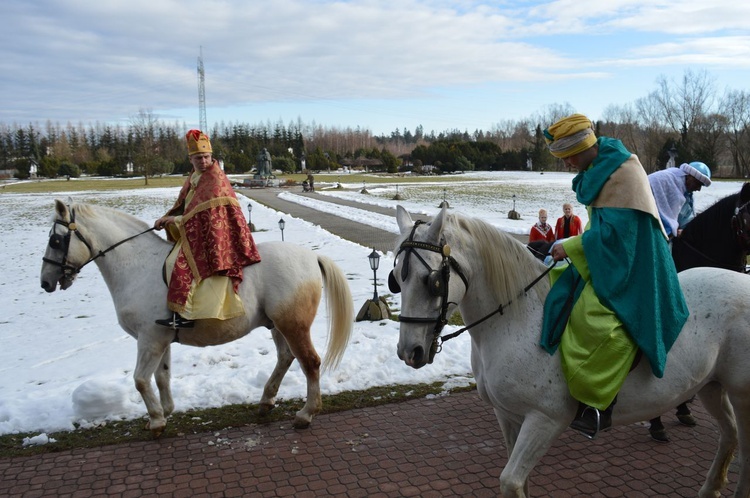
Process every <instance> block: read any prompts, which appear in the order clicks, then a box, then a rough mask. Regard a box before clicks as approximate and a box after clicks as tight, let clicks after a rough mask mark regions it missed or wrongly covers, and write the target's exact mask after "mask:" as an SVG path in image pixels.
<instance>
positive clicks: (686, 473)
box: [0, 189, 737, 498]
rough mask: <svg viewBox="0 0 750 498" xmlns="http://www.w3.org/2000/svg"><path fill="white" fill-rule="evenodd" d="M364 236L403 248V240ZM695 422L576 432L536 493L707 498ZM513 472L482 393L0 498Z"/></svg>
mask: <svg viewBox="0 0 750 498" xmlns="http://www.w3.org/2000/svg"><path fill="white" fill-rule="evenodd" d="M243 193H244V192H243ZM312 195H315V194H312ZM249 196H250V197H251V198H254V199H256V201H258V202H262V203H264V204H266V205H269V207H272V208H274V209H279V210H281V211H283V212H289V213H291V214H292V215H294V216H299V217H303V218H305V219H308V220H310V221H313V222H316V223H318V222H319V224H320V225H321V226H323V227H324V228H326V229H328V230H331V231H334V233H336V230H337V229H336V228H335V227H336V226H338V227H339V228H340V229H343V230H347V234H348V235H349V237H351V236H352V233H353V232H352V231H351V230H352V229H353V227H352V226H351V225H348V224H347V223H345V222H346V221H347V220H343V219H342V218H339V219H338V220H336V219H327V220H325V221H320V220H321V219H322V217H321V216H320V215H319V214H315V213H313V212H310V210H307V211H308V212H307V213H303V211H300V210H299V209H302V210H304V209H305V208H300V207H299V205H296V204H294V203H290V202H286V203H280V200H274V198H275V195H274V194H273V191H271V190H270V189H269V190H262V191H258V193H257V194H253V193H252V192H251V193H250V195H249ZM360 207H361V208H367V207H365V206H360ZM373 210H375V208H373ZM327 216H329V215H327ZM330 216H332V215H330ZM333 218H338V217H333ZM323 223H326V224H328V226H327V227H326V226H324V225H323ZM360 228H361V229H362V230H365V231H366V232H367V233H368V234H369V236H372V237H373V238H372V239H371V241H373V242H378V241H379V243H382V244H391V245H390V246H387V250H391V249H392V243H393V240H392V237H393V235H392V234H389V233H388V232H383V231H376V232H372V231H375V230H377V229H374V228H368V227H365V228H362V227H360ZM380 232H382V233H380ZM373 234H374V235H373ZM347 238H348V237H347ZM350 240H351V239H350ZM368 247H371V245H369V244H368ZM376 247H377V246H376ZM381 250H382V249H381ZM427 368H429V367H427ZM693 411H694V413H695V415H696V417H697V418H698V420H699V425H698V426H697V427H695V428H688V427H684V426H681V425H679V424H678V423H677V422H676V420H675V419H674V417H673V416H672V415H671V414H670V415H667V416H665V417H664V419H663V420H664V423H665V425H666V426H667V429H668V431H669V434H670V436H671V437H672V442H671V443H669V444H659V443H655V442H653V441H652V440H651V439H650V437H649V435H648V430H647V427H646V426H645V425H644V426H641V425H633V426H627V427H618V428H615V429H613V430H612V431H610V432H608V433H606V434H604V435H602V436H601V437H600V439H598V440H597V441H588V440H586V439H585V438H583V437H582V436H580V435H578V434H576V433H574V432H573V431H570V430H568V431H566V432H565V433H564V434H563V435H562V437H561V438H560V439H559V440H558V441H557V442H556V443H555V444H554V445H553V447H552V448H551V449H550V451H549V452H548V453H547V455H546V456H545V457H544V458H543V459H542V461H541V462H540V463H539V464H538V465H537V467H536V468H535V470H534V471H533V472H532V474H531V493H532V495H533V496H549V497H555V498H567V497H580V496H592V497H610V498H614V497H628V498H630V497H645V496H667V497H683V496H685V497H687V496H690V497H693V496H697V493H698V489H699V488H700V486H701V484H702V482H703V479H704V476H705V474H706V471H707V469H708V467H709V465H710V461H711V458H712V457H713V451H714V450H715V448H716V430H715V427H714V425H713V422H712V421H711V420H710V418H709V417H708V416H707V415H706V413H705V411H704V410H703V408H702V407H701V406H700V404H699V403H698V402H696V403H694V404H693ZM505 463H506V453H505V448H504V445H503V443H502V439H501V436H500V430H499V428H498V425H497V422H496V420H495V418H494V415H493V413H492V410H491V409H490V407H489V406H488V405H486V404H484V403H483V402H481V401H480V400H479V398H478V396H477V394H476V392H469V393H461V394H452V395H449V396H444V397H439V398H431V399H420V400H414V401H408V402H404V403H398V404H389V405H383V406H379V407H372V408H364V409H358V410H351V411H347V412H341V413H336V414H329V415H321V416H319V417H317V418H316V419H315V420H314V421H313V425H312V427H311V428H310V429H308V430H301V431H297V430H294V429H293V428H292V427H291V420H290V421H288V422H285V423H281V424H279V423H274V424H269V425H252V426H246V427H240V428H232V429H228V430H223V431H219V432H213V433H205V434H196V435H184V436H178V437H175V438H171V439H169V438H164V439H161V440H156V441H148V442H132V443H125V444H120V445H114V446H107V447H103V448H97V449H91V450H75V451H64V452H59V453H49V454H45V455H39V456H33V457H16V458H6V459H0V497H5V496H8V497H24V498H25V497H42V496H73V497H90V496H117V497H140V496H177V497H182V496H185V497H187V496H227V497H230V496H251V497H256V496H258V497H292V496H294V497H318V496H341V497H344V496H347V497H360V496H361V497H364V496H368V497H410V496H419V497H443V496H451V497H453V496H472V497H473V496H476V497H485V496H487V497H489V496H497V495H498V494H499V486H498V477H499V475H500V471H501V469H502V467H503V466H504V465H505ZM729 480H730V485H729V487H728V489H727V490H726V491H725V493H724V494H723V495H722V496H731V491H732V490H733V489H734V488H733V486H734V483H736V481H737V473H736V466H735V465H734V464H733V465H732V467H731V468H730V476H729Z"/></svg>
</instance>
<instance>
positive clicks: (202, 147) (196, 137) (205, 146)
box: [185, 130, 213, 156]
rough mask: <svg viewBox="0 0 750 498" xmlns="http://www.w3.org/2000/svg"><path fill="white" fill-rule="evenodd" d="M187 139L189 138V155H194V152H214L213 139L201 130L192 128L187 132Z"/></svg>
mask: <svg viewBox="0 0 750 498" xmlns="http://www.w3.org/2000/svg"><path fill="white" fill-rule="evenodd" d="M185 139H186V140H187V148H188V155H189V156H192V155H193V154H205V153H208V154H210V153H212V152H213V149H212V148H211V140H209V139H208V135H206V134H205V133H203V132H202V131H200V130H190V131H189V132H187V135H185Z"/></svg>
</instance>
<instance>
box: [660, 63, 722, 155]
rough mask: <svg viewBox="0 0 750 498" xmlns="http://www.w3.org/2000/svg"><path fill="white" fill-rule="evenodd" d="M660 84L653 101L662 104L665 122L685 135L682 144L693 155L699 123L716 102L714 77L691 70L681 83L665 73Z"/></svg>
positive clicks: (686, 73) (662, 114)
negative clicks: (671, 79) (694, 139)
mask: <svg viewBox="0 0 750 498" xmlns="http://www.w3.org/2000/svg"><path fill="white" fill-rule="evenodd" d="M657 85H658V87H659V88H658V89H657V90H656V91H655V92H653V94H652V95H653V102H654V103H655V104H656V105H657V106H658V107H657V109H658V112H659V113H660V117H661V119H662V120H663V123H664V124H665V125H666V126H668V127H669V128H671V129H672V131H674V132H676V133H679V134H680V135H681V137H682V146H683V147H684V148H685V149H686V150H687V151H688V152H690V153H691V154H692V153H693V150H692V147H693V146H692V143H691V141H692V139H693V137H692V135H693V133H694V132H696V130H695V128H696V124H697V122H698V121H699V120H700V119H702V118H704V117H705V116H706V115H707V114H709V113H710V112H711V108H712V106H713V104H714V96H715V93H716V92H715V85H714V81H713V79H712V78H711V77H710V76H709V74H708V73H707V72H706V71H700V72H697V73H694V72H693V71H691V70H689V69H688V70H686V71H685V74H684V75H683V77H682V80H681V81H680V82H679V83H674V82H670V81H669V80H667V78H666V77H665V76H661V77H659V79H658V80H657Z"/></svg>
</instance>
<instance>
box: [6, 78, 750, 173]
mask: <svg viewBox="0 0 750 498" xmlns="http://www.w3.org/2000/svg"><path fill="white" fill-rule="evenodd" d="M574 112H576V110H575V109H573V108H572V107H571V106H570V105H569V104H562V105H553V106H549V107H548V108H546V109H543V110H542V111H539V112H537V113H535V114H533V115H530V116H529V117H528V118H524V119H520V120H499V121H498V122H497V124H496V125H494V126H493V127H492V129H490V130H487V131H484V130H475V131H473V132H471V133H469V132H468V131H467V130H463V131H461V130H457V129H455V130H446V131H443V132H440V133H436V132H435V131H431V132H429V133H425V131H424V129H423V128H422V126H418V127H417V128H416V129H415V130H414V131H413V132H412V131H410V130H408V129H405V128H404V129H403V130H400V129H396V130H394V131H393V132H392V133H390V134H389V135H385V134H383V135H380V136H375V135H373V134H372V132H370V131H369V130H368V129H363V128H360V127H356V128H343V129H341V128H327V127H324V126H322V125H319V124H316V123H315V122H313V123H312V124H306V123H303V122H301V120H299V119H298V120H297V121H296V122H291V123H288V124H284V123H282V122H277V123H271V122H270V121H269V122H266V123H260V124H255V125H249V124H244V123H230V124H226V123H223V122H222V123H217V124H215V125H214V126H213V128H212V129H211V130H209V131H208V133H209V136H211V141H212V145H213V148H214V155H215V156H216V157H217V158H219V159H221V160H222V161H223V163H224V168H225V170H226V171H227V172H228V173H247V172H249V171H250V170H251V169H252V168H253V167H255V166H256V164H257V160H256V158H257V156H258V153H259V152H260V151H261V150H262V149H263V148H266V149H267V150H268V151H269V152H270V153H271V156H272V160H273V167H274V169H278V170H281V171H284V172H295V171H299V170H300V169H301V167H302V164H305V167H306V169H308V170H312V171H325V170H332V169H333V170H335V169H338V168H339V167H341V166H342V165H343V166H349V167H353V168H357V167H361V168H365V169H368V170H370V171H373V170H375V171H388V172H392V173H393V172H397V171H404V170H413V171H416V172H427V171H430V172H437V173H441V172H453V171H471V170H495V171H496V170H519V169H526V168H528V167H531V168H532V169H534V170H555V169H560V168H561V167H562V163H561V162H560V161H559V160H556V159H555V158H553V157H552V156H551V155H550V154H549V153H548V152H547V147H546V143H545V141H544V137H543V134H542V130H543V129H544V128H546V127H547V126H549V125H550V124H552V123H553V122H555V121H556V120H557V119H559V118H561V117H564V116H567V115H569V114H572V113H574ZM595 128H596V132H597V135H607V136H611V137H615V138H619V139H620V140H622V141H623V142H624V143H625V145H626V147H628V149H629V150H630V151H631V152H633V153H635V154H637V155H638V156H639V158H640V160H641V163H642V164H643V165H644V167H645V168H646V170H647V172H649V173H650V172H652V171H655V170H657V169H662V168H663V167H664V166H665V165H666V164H667V162H668V160H669V158H670V155H676V157H677V163H678V164H679V163H681V162H690V161H703V162H704V163H706V164H707V165H708V166H709V167H710V168H711V169H712V172H713V173H714V175H717V176H732V177H738V178H741V177H747V176H748V173H750V171H749V170H748V168H749V167H750V93H748V92H747V91H745V90H732V89H727V90H725V91H724V93H723V94H722V95H719V93H718V91H717V89H716V85H715V83H714V81H713V79H712V78H711V76H710V74H709V73H707V72H693V71H689V70H688V71H686V72H685V73H684V75H683V76H682V78H681V79H679V80H677V81H674V80H668V79H667V78H666V77H660V78H659V79H658V80H657V82H656V88H655V89H654V90H653V91H652V92H651V93H649V94H648V95H647V96H645V97H642V98H640V99H638V100H636V101H635V102H633V103H629V104H624V105H610V106H609V107H608V108H607V109H606V110H605V112H604V113H603V116H602V117H601V119H600V120H598V121H596V122H595ZM186 132H187V127H186V126H185V124H184V123H182V124H180V123H172V124H167V123H164V122H163V121H161V120H159V119H158V118H157V117H156V116H155V115H154V114H153V113H152V112H151V111H147V110H141V111H140V112H139V113H138V114H137V115H136V116H134V117H133V118H131V120H130V122H129V124H127V125H110V124H100V123H96V124H94V125H88V126H86V125H84V124H79V125H77V126H73V125H72V124H70V123H68V124H67V125H65V126H61V125H59V124H53V123H51V122H47V123H46V124H45V126H44V127H43V128H41V127H40V126H39V125H38V124H37V125H33V124H29V125H26V126H18V125H15V124H14V125H12V126H11V125H5V124H0V170H3V171H13V172H14V174H15V175H16V176H17V177H19V178H24V177H28V176H29V174H30V172H31V171H32V169H33V168H36V173H37V175H38V176H43V177H50V178H53V177H57V176H78V175H79V174H81V173H85V174H89V175H102V176H123V175H138V176H144V177H145V179H146V183H148V178H149V177H150V176H153V175H161V174H171V173H186V172H188V171H189V170H190V163H189V161H188V160H187V157H186V154H185V146H184V136H185V133H186Z"/></svg>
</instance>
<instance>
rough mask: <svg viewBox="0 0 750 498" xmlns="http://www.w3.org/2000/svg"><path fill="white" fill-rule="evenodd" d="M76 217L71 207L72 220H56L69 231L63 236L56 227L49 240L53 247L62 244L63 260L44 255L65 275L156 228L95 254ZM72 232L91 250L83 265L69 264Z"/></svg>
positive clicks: (46, 261) (75, 272) (44, 259)
mask: <svg viewBox="0 0 750 498" xmlns="http://www.w3.org/2000/svg"><path fill="white" fill-rule="evenodd" d="M75 218H76V215H75V210H74V209H72V208H71V209H70V221H64V220H55V225H62V226H64V227H65V228H67V229H68V233H66V234H65V236H64V237H63V236H61V235H59V234H57V233H55V232H54V228H53V233H52V235H50V240H49V245H50V247H52V248H53V249H58V247H56V246H62V248H61V250H62V251H63V258H62V261H55V260H53V259H49V258H46V257H42V261H44V262H45V263H49V264H51V265H55V266H59V267H60V268H62V271H63V274H64V275H65V276H71V275H74V274H77V273H80V271H81V270H82V269H83V267H84V266H86V265H87V264H89V263H91V262H92V261H94V260H96V259H97V258H99V257H102V256H105V255H106V254H107V253H108V252H109V251H112V250H114V249H115V248H116V247H118V246H120V245H122V244H124V243H125V242H128V241H130V240H133V239H134V238H136V237H139V236H141V235H143V234H144V233H148V232H150V231H152V230H155V228H154V227H151V228H148V229H146V230H144V231H142V232H140V233H137V234H135V235H133V236H131V237H128V238H126V239H123V240H121V241H119V242H117V243H116V244H113V245H111V246H109V247H108V248H106V249H105V250H103V251H99V252H98V253H96V254H94V248H93V247H91V244H89V242H88V241H87V240H86V238H85V237H84V236H83V235H82V234H81V232H80V231H79V230H78V226H77V225H76V222H75ZM71 233H75V234H76V237H78V240H80V241H81V242H83V244H84V245H85V246H86V248H88V250H89V259H88V260H86V261H85V262H84V263H83V264H82V265H81V266H78V267H76V266H73V265H70V264H68V249H69V247H70V234H71Z"/></svg>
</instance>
